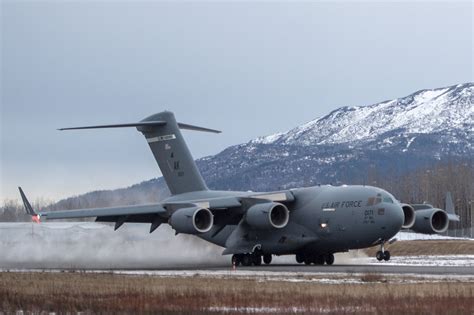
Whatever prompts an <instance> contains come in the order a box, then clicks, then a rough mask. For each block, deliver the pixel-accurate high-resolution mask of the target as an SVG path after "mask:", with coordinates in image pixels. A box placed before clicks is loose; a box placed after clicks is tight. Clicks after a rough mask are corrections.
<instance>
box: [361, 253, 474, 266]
mask: <svg viewBox="0 0 474 315" xmlns="http://www.w3.org/2000/svg"><path fill="white" fill-rule="evenodd" d="M358 261H359V262H360V263H361V264H375V265H380V264H381V262H379V261H378V260H377V259H375V258H372V257H370V258H369V257H366V258H359V259H358ZM383 264H384V265H396V266H442V267H474V255H442V256H392V257H391V258H390V260H389V261H384V262H383Z"/></svg>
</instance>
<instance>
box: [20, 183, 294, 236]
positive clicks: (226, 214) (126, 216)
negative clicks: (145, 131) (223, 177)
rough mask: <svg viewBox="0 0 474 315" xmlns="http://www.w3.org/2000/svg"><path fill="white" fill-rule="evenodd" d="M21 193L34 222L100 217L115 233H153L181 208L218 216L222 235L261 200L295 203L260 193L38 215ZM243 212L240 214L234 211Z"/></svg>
mask: <svg viewBox="0 0 474 315" xmlns="http://www.w3.org/2000/svg"><path fill="white" fill-rule="evenodd" d="M18 188H19V190H20V195H21V198H22V200H23V204H24V206H25V210H26V212H27V213H28V214H29V215H31V216H32V218H33V220H34V221H37V222H39V220H40V218H43V217H45V218H47V219H48V220H55V219H77V218H88V217H96V221H99V222H115V229H118V228H119V227H120V226H122V224H124V223H125V222H136V223H151V228H150V232H153V231H154V230H155V229H156V228H157V227H158V226H159V225H160V224H162V223H166V222H167V221H168V219H169V218H170V216H171V214H172V213H173V212H174V211H176V210H178V209H181V208H187V207H195V206H197V207H202V208H207V209H209V210H211V211H212V213H213V214H214V215H215V216H216V222H215V223H216V224H217V225H219V227H220V229H219V231H220V230H221V229H222V228H224V227H225V226H226V225H228V224H237V223H238V222H239V221H240V219H241V217H242V215H243V214H244V211H243V209H242V208H243V206H244V205H248V204H249V203H250V204H254V203H256V202H261V200H267V201H277V202H291V201H294V196H293V194H292V193H291V192H290V191H281V192H275V193H256V194H248V195H246V196H227V197H218V198H209V199H202V200H190V201H183V202H168V203H155V204H144V205H133V206H118V207H107V208H92V209H75V210H58V211H48V212H41V211H40V212H36V211H35V210H34V209H33V207H32V206H31V204H30V202H29V201H28V199H27V198H26V195H25V193H24V192H23V190H22V189H21V187H18ZM233 208H234V210H235V208H240V211H233V210H231V209H233Z"/></svg>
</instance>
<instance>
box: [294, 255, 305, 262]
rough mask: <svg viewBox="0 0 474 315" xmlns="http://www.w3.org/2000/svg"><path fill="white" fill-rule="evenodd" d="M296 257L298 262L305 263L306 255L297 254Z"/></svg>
mask: <svg viewBox="0 0 474 315" xmlns="http://www.w3.org/2000/svg"><path fill="white" fill-rule="evenodd" d="M295 258H296V262H297V263H298V264H301V263H304V256H303V255H301V254H296V256H295Z"/></svg>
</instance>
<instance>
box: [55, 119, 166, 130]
mask: <svg viewBox="0 0 474 315" xmlns="http://www.w3.org/2000/svg"><path fill="white" fill-rule="evenodd" d="M164 125H166V121H141V122H136V123H129V124H115V125H97V126H83V127H69V128H59V129H58V130H61V131H63V130H78V129H101V128H126V127H157V126H164Z"/></svg>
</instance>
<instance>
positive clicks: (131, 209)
mask: <svg viewBox="0 0 474 315" xmlns="http://www.w3.org/2000/svg"><path fill="white" fill-rule="evenodd" d="M18 189H19V190H20V195H21V199H22V200H23V204H24V206H25V210H26V212H27V213H28V214H30V215H32V216H35V215H36V216H40V217H46V218H48V219H50V220H51V219H74V218H87V217H108V216H125V215H137V214H160V215H164V216H166V215H167V211H166V209H165V208H164V207H163V206H162V205H161V204H158V203H157V204H145V205H136V206H120V207H107V208H91V209H76V210H59V211H48V212H38V213H37V212H36V211H35V210H34V209H33V207H32V206H31V204H30V202H29V201H28V199H27V198H26V195H25V193H24V192H23V190H22V189H21V187H18Z"/></svg>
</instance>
